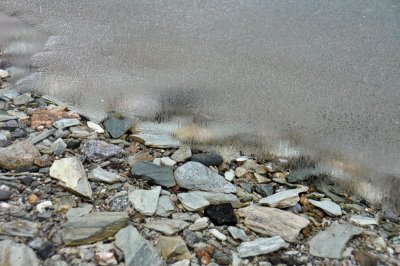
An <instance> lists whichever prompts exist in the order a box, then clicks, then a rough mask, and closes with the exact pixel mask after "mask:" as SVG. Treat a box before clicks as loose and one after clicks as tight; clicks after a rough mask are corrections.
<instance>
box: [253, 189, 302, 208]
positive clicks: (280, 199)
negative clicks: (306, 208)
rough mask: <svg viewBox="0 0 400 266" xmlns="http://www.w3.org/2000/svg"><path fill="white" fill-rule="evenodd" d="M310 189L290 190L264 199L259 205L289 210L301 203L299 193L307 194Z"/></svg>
mask: <svg viewBox="0 0 400 266" xmlns="http://www.w3.org/2000/svg"><path fill="white" fill-rule="evenodd" d="M307 190H308V187H303V188H297V189H289V190H285V191H282V192H278V193H275V194H273V195H271V196H268V197H266V198H262V199H261V200H260V201H259V202H258V203H260V204H262V205H267V206H269V207H273V208H288V207H292V206H294V205H296V203H297V202H299V200H300V197H299V193H302V192H306V191H307Z"/></svg>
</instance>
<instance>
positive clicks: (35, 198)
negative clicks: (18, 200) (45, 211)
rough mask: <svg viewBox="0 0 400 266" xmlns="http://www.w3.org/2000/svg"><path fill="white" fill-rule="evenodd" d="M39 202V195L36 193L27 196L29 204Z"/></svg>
mask: <svg viewBox="0 0 400 266" xmlns="http://www.w3.org/2000/svg"><path fill="white" fill-rule="evenodd" d="M38 202H39V197H38V196H37V195H36V194H31V195H29V197H28V203H29V204H36V203H38Z"/></svg>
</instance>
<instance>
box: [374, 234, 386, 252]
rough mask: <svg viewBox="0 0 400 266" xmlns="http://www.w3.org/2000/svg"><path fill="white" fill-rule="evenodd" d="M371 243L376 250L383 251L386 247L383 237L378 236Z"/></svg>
mask: <svg viewBox="0 0 400 266" xmlns="http://www.w3.org/2000/svg"><path fill="white" fill-rule="evenodd" d="M372 244H373V245H374V247H375V249H376V250H378V251H384V250H386V248H387V245H386V242H385V239H383V237H381V236H378V237H377V238H375V239H374V240H373V241H372Z"/></svg>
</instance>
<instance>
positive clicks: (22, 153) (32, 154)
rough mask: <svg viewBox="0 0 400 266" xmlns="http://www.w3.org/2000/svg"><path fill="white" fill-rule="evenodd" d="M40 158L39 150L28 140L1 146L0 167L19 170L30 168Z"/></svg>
mask: <svg viewBox="0 0 400 266" xmlns="http://www.w3.org/2000/svg"><path fill="white" fill-rule="evenodd" d="M38 159H40V152H39V150H38V149H37V148H36V147H35V146H34V145H33V144H32V143H31V142H30V141H28V140H23V141H19V142H16V143H14V144H12V145H10V146H8V147H6V148H0V168H4V169H7V170H18V169H25V168H30V167H32V166H33V165H34V162H35V160H38Z"/></svg>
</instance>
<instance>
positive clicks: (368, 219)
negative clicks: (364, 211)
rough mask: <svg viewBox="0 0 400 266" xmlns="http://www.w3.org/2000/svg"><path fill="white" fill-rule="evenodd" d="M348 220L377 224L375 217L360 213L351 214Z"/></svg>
mask: <svg viewBox="0 0 400 266" xmlns="http://www.w3.org/2000/svg"><path fill="white" fill-rule="evenodd" d="M350 221H352V222H353V223H356V224H358V225H378V222H377V221H376V219H375V218H372V217H366V216H361V215H353V216H351V218H350Z"/></svg>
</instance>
